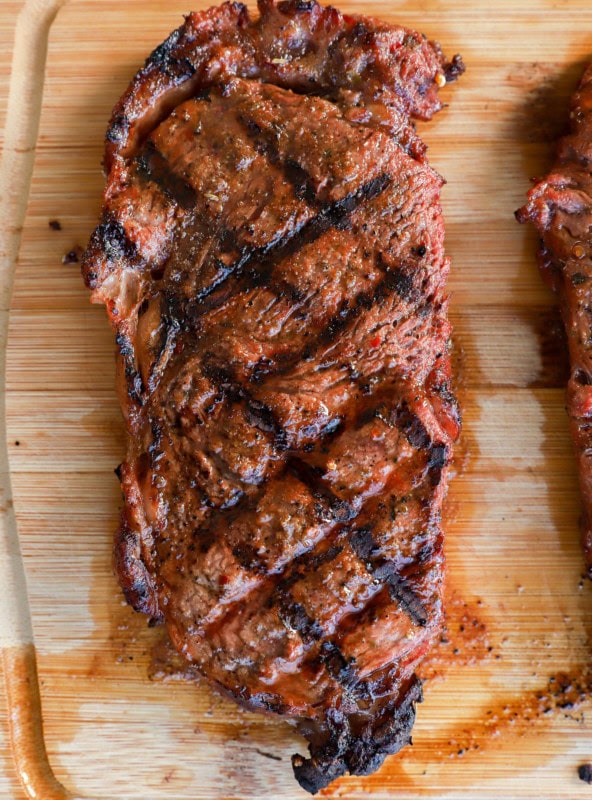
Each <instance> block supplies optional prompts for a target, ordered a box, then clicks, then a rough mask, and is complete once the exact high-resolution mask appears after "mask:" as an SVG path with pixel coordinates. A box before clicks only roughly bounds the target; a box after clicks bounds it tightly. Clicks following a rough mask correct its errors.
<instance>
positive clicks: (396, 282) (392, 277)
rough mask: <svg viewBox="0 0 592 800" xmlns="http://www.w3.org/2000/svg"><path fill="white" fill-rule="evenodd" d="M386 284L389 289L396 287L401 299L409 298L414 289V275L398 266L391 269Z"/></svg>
mask: <svg viewBox="0 0 592 800" xmlns="http://www.w3.org/2000/svg"><path fill="white" fill-rule="evenodd" d="M384 284H385V286H386V287H387V288H388V289H394V291H395V292H396V293H397V294H398V295H399V297H400V298H401V300H409V299H410V297H411V292H412V290H413V275H410V274H409V273H408V272H404V271H403V270H402V269H400V268H399V267H396V268H395V269H392V270H389V272H388V274H387V276H386V278H385V280H384Z"/></svg>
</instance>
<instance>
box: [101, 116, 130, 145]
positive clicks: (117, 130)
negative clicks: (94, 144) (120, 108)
mask: <svg viewBox="0 0 592 800" xmlns="http://www.w3.org/2000/svg"><path fill="white" fill-rule="evenodd" d="M129 126H130V123H129V119H128V117H127V116H126V115H125V114H118V115H117V116H116V117H114V118H113V122H112V123H111V125H110V126H109V128H108V130H107V133H106V134H105V139H106V140H107V141H108V142H111V143H112V144H119V143H120V142H123V141H125V140H126V139H127V136H128V133H129Z"/></svg>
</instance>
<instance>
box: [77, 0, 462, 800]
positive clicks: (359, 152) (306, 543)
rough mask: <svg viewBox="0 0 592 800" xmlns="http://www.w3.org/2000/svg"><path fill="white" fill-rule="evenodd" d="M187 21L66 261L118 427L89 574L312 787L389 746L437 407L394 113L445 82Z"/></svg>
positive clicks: (301, 43) (412, 154)
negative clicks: (97, 334) (108, 371)
mask: <svg viewBox="0 0 592 800" xmlns="http://www.w3.org/2000/svg"><path fill="white" fill-rule="evenodd" d="M259 10H260V17H259V18H258V19H257V20H254V21H253V20H251V19H250V18H249V15H248V13H247V10H246V8H245V7H244V6H242V5H241V4H238V3H227V4H225V5H223V6H220V7H218V8H213V9H210V10H209V11H207V12H201V13H194V14H190V15H189V16H188V17H187V18H186V22H185V24H184V25H183V26H182V27H181V28H179V29H178V30H177V31H175V32H173V33H172V34H171V36H170V37H169V38H168V39H167V40H166V41H165V42H164V43H163V44H162V45H160V47H158V48H157V49H156V50H155V51H154V52H153V53H152V55H151V56H150V58H149V59H148V60H147V62H146V65H145V67H144V68H143V69H142V70H141V71H140V72H139V73H138V75H137V76H136V77H135V78H134V80H133V81H132V84H131V85H130V87H129V88H128V90H127V91H126V93H125V94H124V96H123V97H122V99H121V100H120V102H119V103H118V105H117V106H116V108H115V110H114V112H113V117H112V120H111V124H110V127H109V130H108V133H107V145H106V154H105V166H106V169H107V186H106V189H105V204H104V209H103V216H102V219H101V222H100V224H99V226H98V227H97V228H96V230H95V232H94V233H93V235H92V237H91V240H90V243H89V246H88V248H87V250H86V253H85V255H84V259H83V275H84V278H85V281H86V283H87V285H88V286H89V288H90V289H91V290H92V299H93V301H94V302H100V303H104V304H105V306H106V307H107V311H108V314H109V318H110V321H111V323H112V325H113V328H114V330H115V333H116V344H117V368H118V375H117V386H118V393H119V398H120V402H121V406H122V410H123V412H124V415H125V418H126V422H127V426H128V433H129V438H128V448H127V454H126V458H125V461H124V463H123V464H122V465H121V467H120V478H121V482H122V488H123V493H124V500H125V506H124V510H123V512H122V518H121V524H120V528H119V531H118V532H117V534H116V539H115V568H116V571H117V575H118V578H119V580H120V583H121V585H122V588H123V590H124V593H125V596H126V598H127V599H128V601H129V602H130V604H131V605H132V606H133V607H134V608H135V609H137V610H138V611H142V612H143V613H145V614H147V615H149V616H150V617H151V618H152V619H154V620H158V621H162V622H165V623H166V624H167V627H168V630H169V633H170V635H171V639H172V641H173V643H174V644H175V646H176V647H177V649H178V650H179V652H181V653H182V654H183V655H184V656H185V658H186V659H187V660H188V661H190V662H191V663H193V664H194V665H195V666H196V667H197V668H198V669H199V670H200V671H201V672H202V673H203V674H204V675H205V676H206V677H207V678H208V679H209V680H210V681H211V682H212V684H213V685H214V686H216V687H217V688H218V689H219V690H220V691H223V692H225V693H227V694H228V695H230V696H231V697H232V698H233V699H234V700H236V701H237V702H239V703H241V704H243V705H245V706H247V707H249V708H253V709H260V710H263V711H267V712H272V713H278V714H283V715H287V716H292V717H294V718H296V719H297V721H298V725H299V730H300V731H301V732H302V733H303V735H304V736H305V737H306V738H307V739H308V741H309V743H310V746H309V749H310V758H303V757H301V756H295V757H294V759H293V765H294V771H295V774H296V777H297V779H298V781H299V782H300V783H301V785H302V786H303V787H304V788H306V789H307V790H308V791H311V792H315V791H317V790H318V789H319V788H321V787H322V786H325V785H327V784H328V783H329V782H330V781H331V780H333V779H334V778H336V777H338V776H339V775H341V774H343V773H344V772H346V771H349V772H351V773H353V774H368V773H369V772H372V771H374V770H375V769H377V768H378V767H379V766H380V764H381V763H382V761H383V760H384V758H385V757H386V755H388V754H389V753H393V752H396V751H397V750H399V749H400V748H401V747H402V746H404V745H406V744H407V743H408V742H409V741H410V731H411V727H412V725H413V721H414V717H415V703H416V702H418V701H419V700H420V699H421V684H420V682H419V680H418V678H417V676H416V675H415V667H416V665H417V664H418V663H419V661H420V660H421V659H422V658H423V656H424V655H425V653H426V651H427V650H428V648H429V646H430V644H431V641H432V639H433V638H434V636H435V635H437V633H438V631H439V630H440V627H441V624H442V579H443V536H442V531H441V507H442V502H443V499H444V496H445V493H446V488H447V475H448V469H449V464H450V459H451V455H452V444H453V442H454V440H455V439H456V438H457V436H458V431H459V417H458V409H457V406H456V401H455V398H454V396H453V395H452V393H451V390H450V353H449V350H450V324H449V322H448V319H447V310H448V297H447V293H446V281H447V276H448V270H449V261H448V259H447V258H446V256H445V253H444V226H443V220H442V213H441V207H440V200H439V195H440V188H441V185H442V179H441V178H440V176H439V175H437V173H435V172H434V171H433V170H432V169H431V168H430V167H429V165H428V164H427V161H426V159H425V146H424V144H423V142H422V141H421V140H420V139H419V137H418V136H417V133H416V132H415V128H414V125H413V122H412V119H413V118H421V119H429V118H430V117H431V116H432V115H433V114H434V113H435V112H436V111H438V110H439V109H440V107H441V104H440V101H439V99H438V89H439V88H441V87H442V86H444V85H445V84H446V82H449V81H452V80H454V79H455V78H456V77H457V76H458V75H459V74H460V73H461V72H462V71H463V70H464V66H463V64H462V60H461V59H460V57H459V56H455V57H454V58H453V59H452V61H450V62H449V61H446V59H445V58H444V56H443V54H442V52H441V50H440V48H439V46H438V45H437V44H435V43H434V42H430V41H428V40H427V39H426V38H425V37H424V36H422V35H420V34H418V33H415V32H414V31H410V30H408V29H405V28H401V27H398V26H396V25H387V24H385V23H382V22H379V21H377V20H373V19H368V18H364V17H352V16H344V15H342V14H341V13H340V12H339V11H337V10H336V9H333V8H323V7H321V6H320V5H318V4H317V3H316V2H313V1H311V0H293V1H292V2H281V3H277V4H275V3H273V2H269V1H267V0H266V1H265V2H260V3H259Z"/></svg>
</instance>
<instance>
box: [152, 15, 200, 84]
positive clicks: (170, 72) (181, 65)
mask: <svg viewBox="0 0 592 800" xmlns="http://www.w3.org/2000/svg"><path fill="white" fill-rule="evenodd" d="M184 33H185V26H181V27H180V28H177V30H175V31H173V32H172V33H171V35H170V36H169V37H168V38H167V39H165V40H164V42H163V43H162V44H159V45H158V47H156V48H155V49H154V50H153V51H152V52H151V53H150V55H149V56H148V58H147V59H146V63H145V67H146V68H147V69H149V68H150V67H154V68H155V69H157V70H158V71H159V72H161V73H162V74H163V75H166V76H167V77H169V78H176V79H187V78H191V77H192V76H193V75H194V74H195V67H194V66H193V64H191V62H190V61H189V60H188V59H186V58H177V56H175V55H174V53H175V50H176V49H177V47H178V45H179V42H180V41H182V39H183V36H184Z"/></svg>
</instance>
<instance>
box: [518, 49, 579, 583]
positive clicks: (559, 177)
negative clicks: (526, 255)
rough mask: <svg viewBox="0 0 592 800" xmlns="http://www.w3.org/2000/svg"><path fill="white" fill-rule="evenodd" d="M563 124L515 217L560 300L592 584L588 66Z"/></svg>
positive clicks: (572, 425)
mask: <svg viewBox="0 0 592 800" xmlns="http://www.w3.org/2000/svg"><path fill="white" fill-rule="evenodd" d="M569 120H570V132H569V133H568V134H567V135H566V136H565V137H564V138H562V139H561V140H560V141H559V144H558V147H557V156H556V160H555V164H554V165H553V168H552V170H551V172H550V173H549V175H547V177H546V178H544V179H543V180H540V181H538V182H536V183H535V185H534V186H533V187H532V189H531V190H530V192H529V193H528V202H527V203H526V205H525V206H523V208H521V209H519V210H518V211H517V212H516V217H517V219H518V221H519V222H531V223H532V224H533V225H534V226H535V228H536V229H537V232H538V234H539V236H540V244H539V250H538V262H539V267H540V269H541V273H542V275H543V278H544V279H545V281H546V282H547V283H548V284H549V286H551V288H552V289H553V290H554V291H555V292H557V294H558V295H559V302H560V306H561V316H562V318H563V323H564V325H565V330H566V333H567V339H568V343H569V355H570V378H569V382H568V385H567V412H568V414H569V421H570V427H571V434H572V438H573V443H574V448H575V452H576V458H577V461H578V469H579V476H580V489H581V494H582V503H583V516H582V520H581V527H582V542H583V546H584V556H585V560H586V568H587V570H588V574H589V575H590V577H591V578H592V349H591V347H590V344H591V342H592V317H591V311H592V233H591V231H592V172H591V170H592V65H590V66H589V67H588V68H587V69H586V71H585V72H584V75H583V77H582V79H581V81H580V84H579V86H578V89H577V91H576V93H575V95H574V96H573V98H572V102H571V110H570V115H569Z"/></svg>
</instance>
